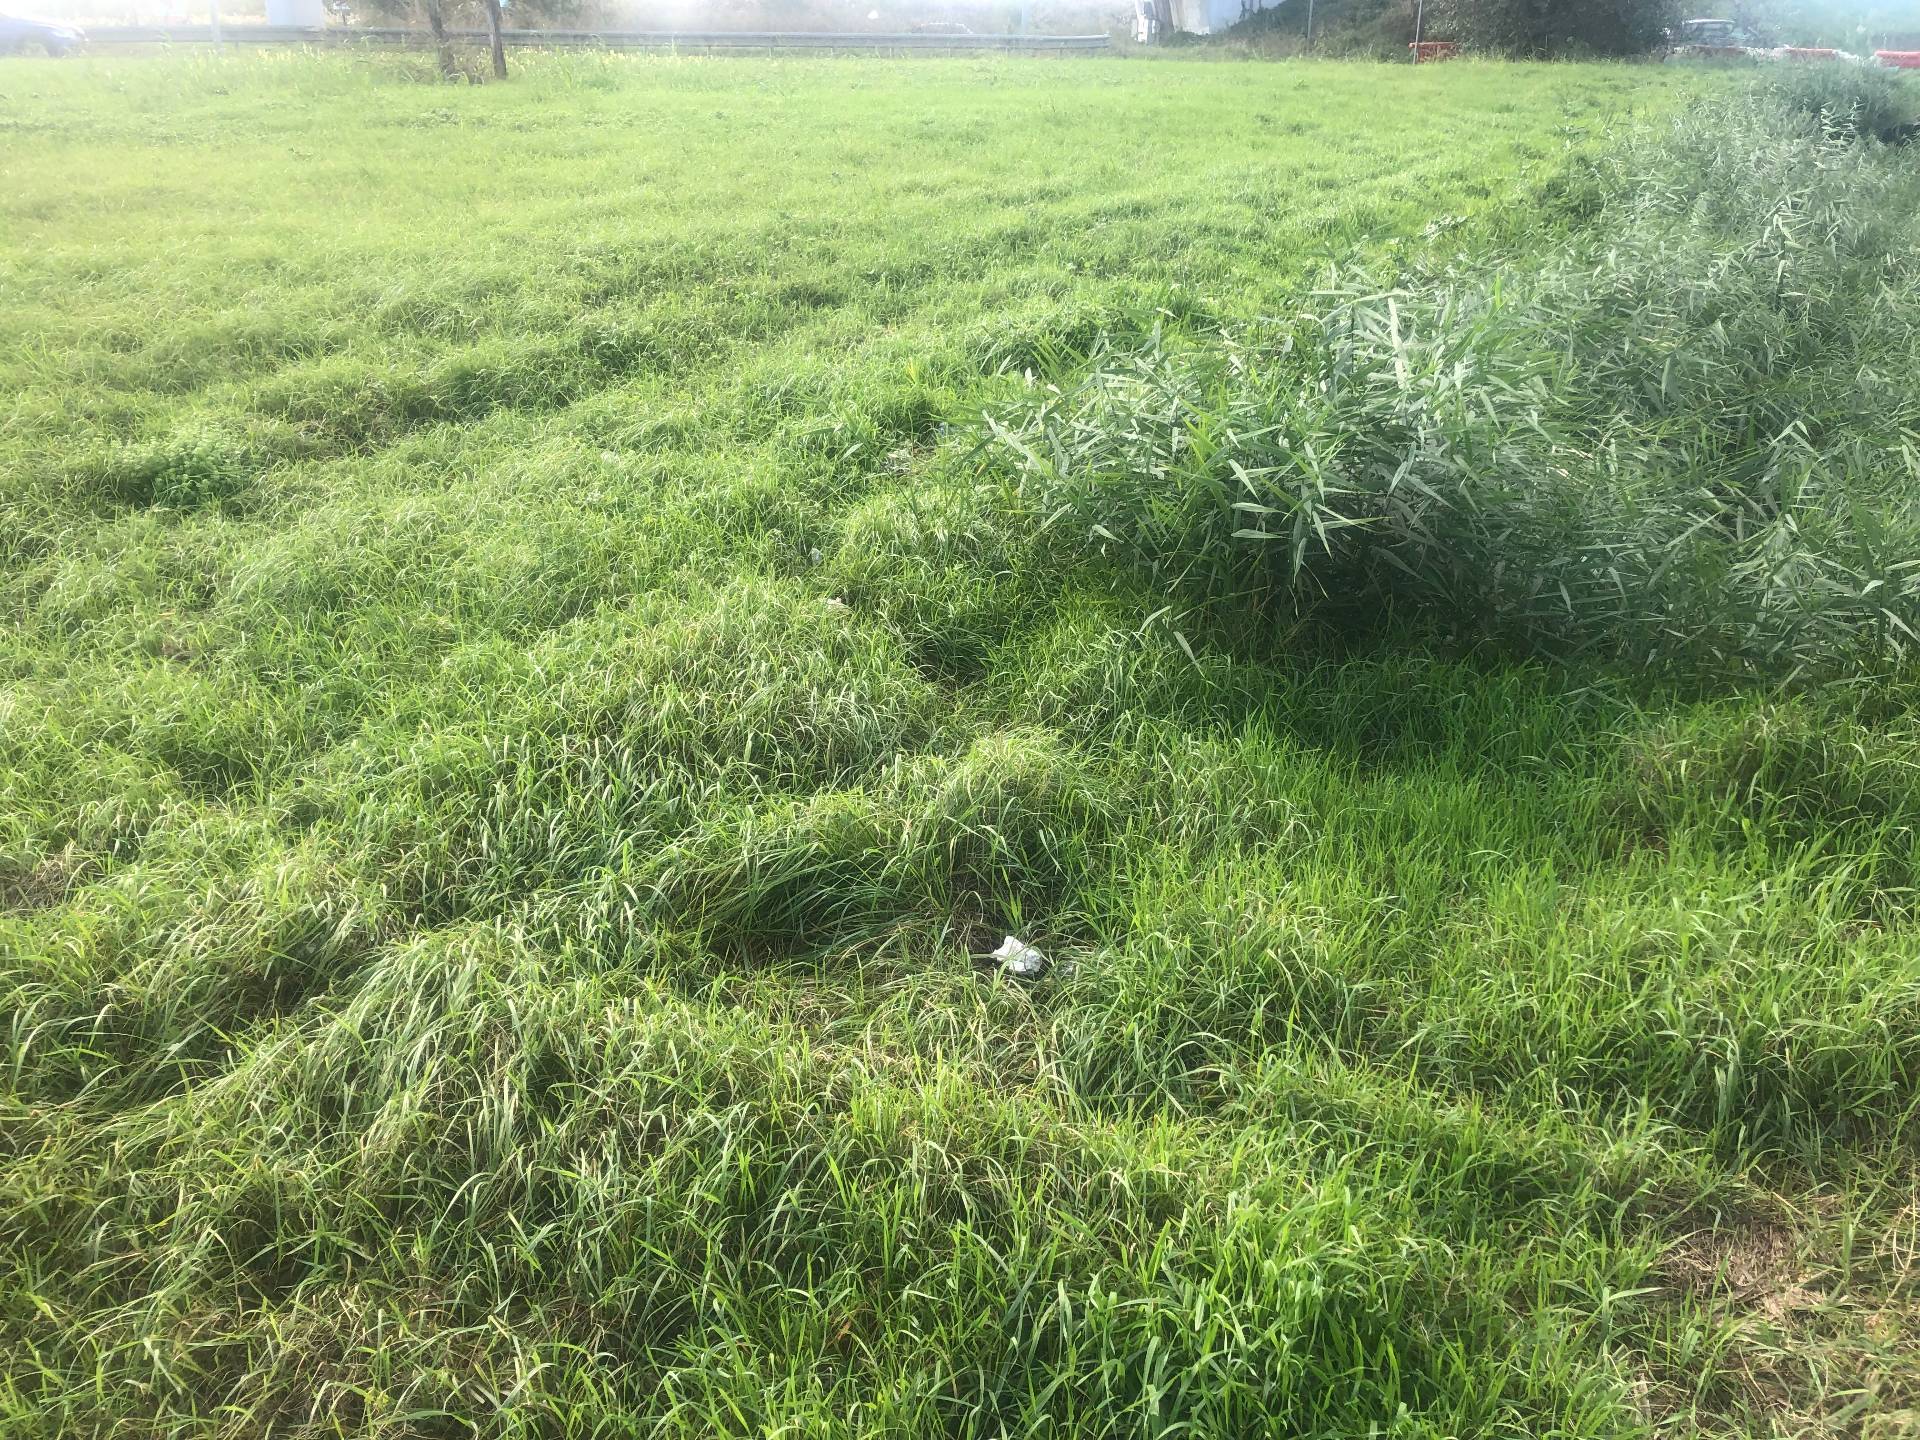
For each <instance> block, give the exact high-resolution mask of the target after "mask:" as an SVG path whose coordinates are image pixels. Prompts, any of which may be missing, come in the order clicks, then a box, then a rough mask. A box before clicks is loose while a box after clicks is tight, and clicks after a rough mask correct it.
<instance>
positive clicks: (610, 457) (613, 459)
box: [600, 450, 620, 465]
mask: <svg viewBox="0 0 1920 1440" xmlns="http://www.w3.org/2000/svg"><path fill="white" fill-rule="evenodd" d="M600 463H601V464H602V465H618V464H619V463H620V456H619V455H618V454H617V453H615V452H614V451H612V450H602V451H601V452H600Z"/></svg>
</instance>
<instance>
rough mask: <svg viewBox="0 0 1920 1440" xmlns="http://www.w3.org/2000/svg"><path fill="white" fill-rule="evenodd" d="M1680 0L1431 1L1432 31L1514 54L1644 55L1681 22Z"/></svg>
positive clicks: (1428, 16)
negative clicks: (1673, 26) (1678, 14)
mask: <svg viewBox="0 0 1920 1440" xmlns="http://www.w3.org/2000/svg"><path fill="white" fill-rule="evenodd" d="M1677 10H1678V7H1677V6H1676V4H1675V3H1674V0H1431V3H1429V4H1428V5H1427V7H1426V20H1427V24H1426V30H1427V33H1428V34H1429V35H1431V36H1435V37H1439V38H1445V39H1452V40H1458V41H1460V42H1461V43H1463V44H1466V45H1470V46H1472V47H1474V48H1475V49H1483V50H1498V51H1502V52H1505V53H1508V54H1514V55H1564V54H1568V53H1579V52H1586V53H1589V54H1595V55H1638V54H1643V53H1645V52H1646V51H1648V50H1651V49H1653V48H1654V47H1655V46H1657V45H1658V44H1659V43H1660V41H1661V38H1662V36H1663V35H1664V33H1665V31H1666V29H1667V27H1668V26H1669V25H1671V24H1672V23H1673V21H1674V20H1675V18H1677Z"/></svg>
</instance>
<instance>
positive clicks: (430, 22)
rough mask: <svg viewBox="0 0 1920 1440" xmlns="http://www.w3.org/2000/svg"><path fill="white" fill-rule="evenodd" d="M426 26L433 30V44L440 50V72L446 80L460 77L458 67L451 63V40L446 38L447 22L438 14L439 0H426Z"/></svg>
mask: <svg viewBox="0 0 1920 1440" xmlns="http://www.w3.org/2000/svg"><path fill="white" fill-rule="evenodd" d="M426 6H427V28H428V29H429V30H431V31H433V45H434V48H435V49H436V50H438V51H439V52H440V74H441V75H442V76H443V77H444V78H445V79H448V80H458V79H459V78H460V67H459V66H458V65H456V64H454V63H453V41H451V40H449V39H448V38H447V22H446V20H445V19H444V18H443V17H442V16H441V14H440V0H426Z"/></svg>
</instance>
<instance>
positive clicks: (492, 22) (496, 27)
mask: <svg viewBox="0 0 1920 1440" xmlns="http://www.w3.org/2000/svg"><path fill="white" fill-rule="evenodd" d="M487 34H488V35H489V36H490V37H492V39H493V78H494V79H496V80H504V79H506V78H507V47H506V46H505V45H503V44H501V43H500V0H487Z"/></svg>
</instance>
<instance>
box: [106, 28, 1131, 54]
mask: <svg viewBox="0 0 1920 1440" xmlns="http://www.w3.org/2000/svg"><path fill="white" fill-rule="evenodd" d="M447 33H448V35H449V36H451V37H452V38H453V39H455V40H458V41H462V42H466V43H478V44H485V43H487V32H486V31H484V30H450V31H448V32H447ZM500 38H501V40H502V41H503V42H505V43H506V44H508V45H512V46H520V47H550V48H580V47H586V48H601V49H607V50H697V51H707V52H711V51H719V50H764V51H769V52H771V51H780V50H813V51H819V50H829V51H833V50H866V51H883V52H886V53H889V54H891V53H896V52H902V51H909V50H912V51H935V52H940V51H946V52H953V51H962V50H995V51H1015V52H1025V53H1048V54H1052V53H1058V52H1062V51H1068V52H1073V51H1092V50H1105V49H1107V48H1108V47H1109V46H1110V45H1111V43H1112V42H1111V41H1110V40H1109V38H1108V37H1107V36H1105V35H926V34H918V33H908V34H901V35H886V34H867V33H864V32H858V31H849V32H841V33H836V32H834V31H826V30H818V31H816V30H502V31H501V32H500ZM86 43H87V44H88V45H89V46H101V45H212V44H216V43H225V44H230V45H326V46H342V45H376V46H385V45H396V46H421V47H431V46H432V44H433V36H432V34H431V33H429V32H428V31H425V30H415V29H411V28H406V27H397V26H372V25H368V26H357V25H356V26H346V25H337V26H326V27H324V28H312V29H309V28H306V27H303V26H295V25H222V26H221V27H220V33H219V36H218V37H217V39H216V37H215V35H214V32H213V27H212V26H210V25H112V26H101V27H99V28H97V29H89V30H88V31H87V40H86Z"/></svg>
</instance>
